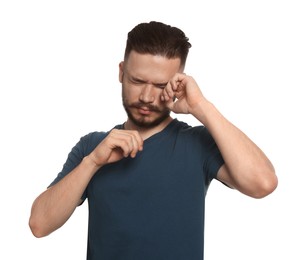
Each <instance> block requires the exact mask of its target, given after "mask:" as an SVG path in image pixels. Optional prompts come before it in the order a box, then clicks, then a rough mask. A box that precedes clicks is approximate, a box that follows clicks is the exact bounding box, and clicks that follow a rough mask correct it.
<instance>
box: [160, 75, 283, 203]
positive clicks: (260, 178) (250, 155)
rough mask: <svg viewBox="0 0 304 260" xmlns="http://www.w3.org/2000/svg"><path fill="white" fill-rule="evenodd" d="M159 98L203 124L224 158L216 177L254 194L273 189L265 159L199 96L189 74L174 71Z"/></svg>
mask: <svg viewBox="0 0 304 260" xmlns="http://www.w3.org/2000/svg"><path fill="white" fill-rule="evenodd" d="M161 98H162V100H163V101H164V102H167V106H168V107H169V108H170V109H171V110H172V111H173V112H175V113H184V114H192V115H193V116H194V117H195V118H197V119H198V120H199V121H200V122H201V123H202V124H203V125H204V126H206V128H207V129H208V131H209V132H210V134H211V135H212V137H213V138H214V140H215V142H216V144H217V146H218V148H219V150H220V152H221V154H222V156H223V159H224V161H225V164H224V165H223V166H222V167H221V168H220V170H219V172H218V175H217V178H218V179H219V180H220V181H222V182H224V183H226V184H227V185H228V186H230V187H232V188H235V189H237V190H239V191H240V192H242V193H244V194H246V195H248V196H251V197H254V198H262V197H265V196H267V195H268V194H270V193H271V192H273V191H274V190H275V188H276V187H277V182H278V180H277V177H276V175H275V170H274V167H273V165H272V164H271V162H270V161H269V159H268V158H267V157H266V155H265V154H264V153H263V151H262V150H261V149H260V148H259V147H258V146H257V145H256V144H255V143H254V142H252V141H251V140H250V139H249V138H248V136H246V135H245V134H244V133H243V132H242V131H241V130H240V129H238V128H237V127H236V126H234V125H233V124H232V123H231V122H229V121H228V120H227V119H226V118H225V117H224V116H223V115H222V114H221V113H220V112H219V111H218V110H217V109H216V107H215V106H214V105H213V104H212V103H211V102H209V101H208V100H207V99H206V98H205V97H204V96H203V94H202V92H201V91H200V88H199V86H198V85H197V83H196V82H195V80H194V79H193V78H192V77H190V76H187V75H185V74H176V75H175V76H174V77H173V78H172V80H171V81H170V82H169V83H168V85H167V86H166V88H165V90H164V91H163V95H162V97H161ZM174 98H176V100H175V102H173V99H174Z"/></svg>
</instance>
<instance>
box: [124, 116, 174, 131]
mask: <svg viewBox="0 0 304 260" xmlns="http://www.w3.org/2000/svg"><path fill="white" fill-rule="evenodd" d="M169 116H170V115H169V114H163V115H162V116H160V117H158V118H155V119H149V118H148V117H144V118H140V119H136V118H135V117H133V116H129V119H130V121H131V122H132V123H133V124H134V125H136V126H137V127H140V128H152V127H155V126H158V125H160V124H161V123H162V122H164V121H165V120H166V119H168V117H169Z"/></svg>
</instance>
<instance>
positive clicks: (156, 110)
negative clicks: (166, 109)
mask: <svg viewBox="0 0 304 260" xmlns="http://www.w3.org/2000/svg"><path fill="white" fill-rule="evenodd" d="M130 107H134V108H143V107H144V108H146V109H149V110H150V111H155V112H161V110H160V109H159V108H158V107H157V106H154V105H151V104H145V103H142V102H136V103H133V104H131V105H130Z"/></svg>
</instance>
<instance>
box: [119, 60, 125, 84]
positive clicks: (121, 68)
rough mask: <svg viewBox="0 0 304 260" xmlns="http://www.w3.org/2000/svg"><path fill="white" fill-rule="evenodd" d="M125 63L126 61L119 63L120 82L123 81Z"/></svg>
mask: <svg viewBox="0 0 304 260" xmlns="http://www.w3.org/2000/svg"><path fill="white" fill-rule="evenodd" d="M123 65H124V62H123V61H122V62H120V63H119V81H120V83H122V79H123V74H124V73H123Z"/></svg>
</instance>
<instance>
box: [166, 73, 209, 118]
mask: <svg viewBox="0 0 304 260" xmlns="http://www.w3.org/2000/svg"><path fill="white" fill-rule="evenodd" d="M161 100H162V101H164V102H166V104H167V107H168V108H169V109H170V110H171V111H172V112H174V113H176V114H178V113H180V114H192V113H193V111H194V110H195V108H196V107H197V105H198V104H199V103H200V102H202V101H204V100H205V98H204V96H203V94H202V92H201V90H200V88H199V86H198V85H197V83H196V82H195V80H194V79H193V78H192V77H191V76H187V75H186V74H181V73H177V74H175V75H174V77H173V78H172V79H171V80H170V81H169V82H168V84H167V86H166V87H165V88H164V90H163V93H162V96H161Z"/></svg>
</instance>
